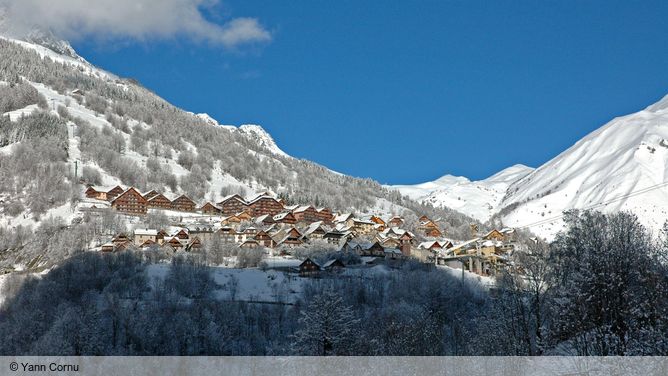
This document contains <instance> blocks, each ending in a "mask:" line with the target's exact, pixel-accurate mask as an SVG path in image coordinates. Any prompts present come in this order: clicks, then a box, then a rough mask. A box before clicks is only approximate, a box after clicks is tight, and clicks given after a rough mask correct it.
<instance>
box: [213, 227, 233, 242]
mask: <svg viewBox="0 0 668 376" xmlns="http://www.w3.org/2000/svg"><path fill="white" fill-rule="evenodd" d="M217 234H218V235H219V236H220V240H221V241H222V242H223V243H234V242H236V241H237V231H236V230H235V229H234V228H232V227H221V228H220V229H219V230H218V231H217Z"/></svg>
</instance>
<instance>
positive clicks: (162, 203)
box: [144, 193, 172, 210]
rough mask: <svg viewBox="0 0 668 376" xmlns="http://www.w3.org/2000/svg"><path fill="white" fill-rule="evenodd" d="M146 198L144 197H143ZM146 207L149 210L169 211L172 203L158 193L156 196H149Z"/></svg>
mask: <svg viewBox="0 0 668 376" xmlns="http://www.w3.org/2000/svg"><path fill="white" fill-rule="evenodd" d="M144 197H146V196H144ZM147 200H148V201H147V204H146V205H147V206H148V207H149V208H155V209H165V210H169V209H171V208H172V202H171V201H170V200H169V199H168V198H167V197H166V196H165V195H163V194H160V193H158V194H157V195H153V196H151V198H149V199H147Z"/></svg>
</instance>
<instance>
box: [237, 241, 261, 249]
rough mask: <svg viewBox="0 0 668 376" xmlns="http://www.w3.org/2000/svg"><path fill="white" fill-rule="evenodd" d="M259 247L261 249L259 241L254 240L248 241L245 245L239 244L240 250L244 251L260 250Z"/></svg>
mask: <svg viewBox="0 0 668 376" xmlns="http://www.w3.org/2000/svg"><path fill="white" fill-rule="evenodd" d="M259 247H260V243H259V242H258V241H257V240H254V239H248V240H246V241H244V242H243V243H241V244H239V248H242V249H255V248H259Z"/></svg>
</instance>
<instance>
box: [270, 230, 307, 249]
mask: <svg viewBox="0 0 668 376" xmlns="http://www.w3.org/2000/svg"><path fill="white" fill-rule="evenodd" d="M280 234H281V233H279V234H277V235H280ZM282 234H283V235H282V237H281V238H280V239H279V241H277V242H276V246H277V247H280V246H288V247H296V246H298V245H302V244H303V243H304V240H303V235H302V234H301V233H300V232H299V230H297V229H296V228H294V227H293V228H291V229H289V230H287V231H286V232H284V233H282Z"/></svg>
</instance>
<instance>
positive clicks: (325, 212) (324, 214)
mask: <svg viewBox="0 0 668 376" xmlns="http://www.w3.org/2000/svg"><path fill="white" fill-rule="evenodd" d="M316 213H317V215H318V220H319V221H323V222H325V223H330V222H332V220H334V215H333V214H332V211H331V210H330V209H329V208H318V209H316Z"/></svg>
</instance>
